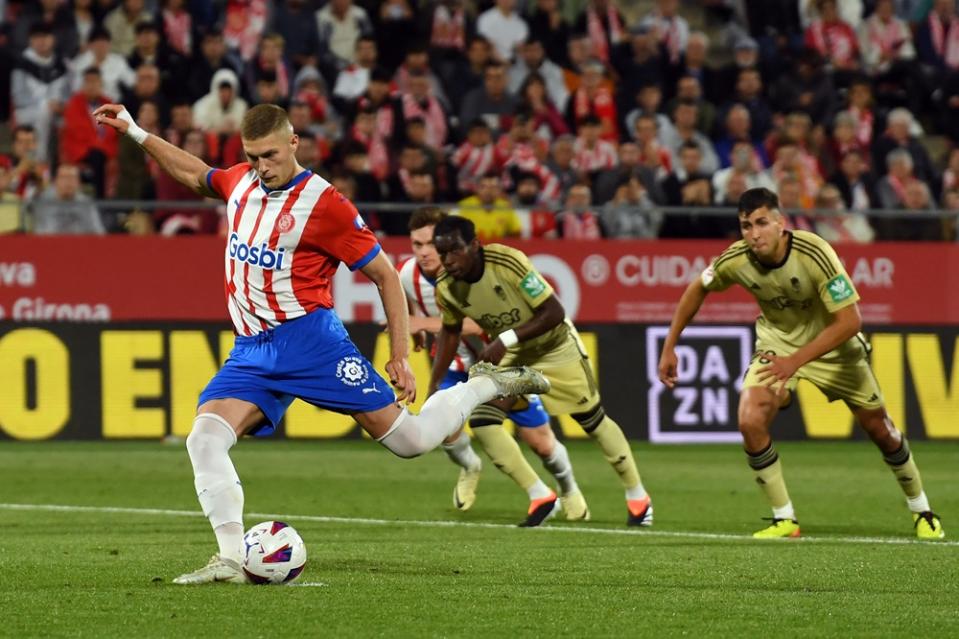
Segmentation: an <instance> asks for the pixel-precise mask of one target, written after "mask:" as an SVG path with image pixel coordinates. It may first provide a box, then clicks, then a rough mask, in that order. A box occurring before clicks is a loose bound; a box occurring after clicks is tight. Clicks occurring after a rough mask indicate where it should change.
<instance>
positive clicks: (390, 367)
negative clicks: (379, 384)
mask: <svg viewBox="0 0 959 639" xmlns="http://www.w3.org/2000/svg"><path fill="white" fill-rule="evenodd" d="M386 374H387V375H388V376H389V379H390V383H391V384H392V385H393V387H394V388H395V389H396V393H397V394H396V401H398V402H402V401H409V402H411V403H412V402H415V401H416V377H415V376H414V375H413V369H412V368H410V361H409V360H408V359H406V358H405V357H401V358H395V359H391V360H390V361H388V362H386Z"/></svg>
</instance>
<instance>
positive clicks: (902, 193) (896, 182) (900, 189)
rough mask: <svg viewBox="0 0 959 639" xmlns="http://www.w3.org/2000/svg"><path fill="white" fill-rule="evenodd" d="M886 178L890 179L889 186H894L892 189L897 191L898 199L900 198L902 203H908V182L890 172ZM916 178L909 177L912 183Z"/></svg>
mask: <svg viewBox="0 0 959 639" xmlns="http://www.w3.org/2000/svg"><path fill="white" fill-rule="evenodd" d="M886 178H887V179H888V180H889V186H891V187H892V190H893V191H895V192H896V199H897V200H899V203H900V204H905V203H906V183H905V182H903V181H902V180H900V179H899V178H897V177H896V176H895V175H893V174H892V173H890V174H888V175H887V176H886ZM915 179H916V178H913V177H911V178H909V182H910V183H911V182H912V181H913V180H915Z"/></svg>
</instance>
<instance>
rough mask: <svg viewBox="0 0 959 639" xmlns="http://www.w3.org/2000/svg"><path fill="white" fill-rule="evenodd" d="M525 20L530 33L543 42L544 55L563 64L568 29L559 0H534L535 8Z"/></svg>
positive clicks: (568, 33) (565, 60)
mask: <svg viewBox="0 0 959 639" xmlns="http://www.w3.org/2000/svg"><path fill="white" fill-rule="evenodd" d="M527 22H528V25H529V31H530V35H531V36H532V37H533V38H536V39H537V40H539V41H540V42H542V43H543V47H544V48H545V49H546V57H547V58H549V59H550V60H552V61H553V62H555V63H556V64H558V65H560V66H561V67H562V66H565V65H566V63H567V59H566V43H567V42H568V41H569V36H570V29H569V23H567V22H566V18H565V17H563V12H562V11H561V10H560V3H559V0H536V8H535V9H534V10H533V13H532V15H530V17H529V19H528V21H527Z"/></svg>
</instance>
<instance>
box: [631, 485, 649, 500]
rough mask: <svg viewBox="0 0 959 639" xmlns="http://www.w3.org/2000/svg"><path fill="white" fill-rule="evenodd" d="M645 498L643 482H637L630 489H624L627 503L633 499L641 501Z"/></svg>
mask: <svg viewBox="0 0 959 639" xmlns="http://www.w3.org/2000/svg"><path fill="white" fill-rule="evenodd" d="M645 496H646V488H645V487H644V486H643V482H639V483H638V484H636V485H635V486H633V487H632V488H627V489H626V499H627V501H632V500H634V499H642V498H643V497H645Z"/></svg>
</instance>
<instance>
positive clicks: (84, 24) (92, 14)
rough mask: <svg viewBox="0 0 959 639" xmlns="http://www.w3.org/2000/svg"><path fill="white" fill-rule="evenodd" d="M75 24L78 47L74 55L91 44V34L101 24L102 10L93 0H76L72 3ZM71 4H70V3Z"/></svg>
mask: <svg viewBox="0 0 959 639" xmlns="http://www.w3.org/2000/svg"><path fill="white" fill-rule="evenodd" d="M72 5H73V6H72V11H73V24H74V26H75V27H76V30H77V37H78V48H77V51H76V52H75V53H74V55H76V54H78V53H80V52H82V51H84V50H85V49H86V47H87V45H88V44H90V34H91V33H93V30H94V29H96V28H98V27H99V26H100V22H101V20H100V13H101V12H100V11H99V8H98V7H95V6H94V4H93V0H74V1H73V3H72ZM68 6H69V5H68Z"/></svg>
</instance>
